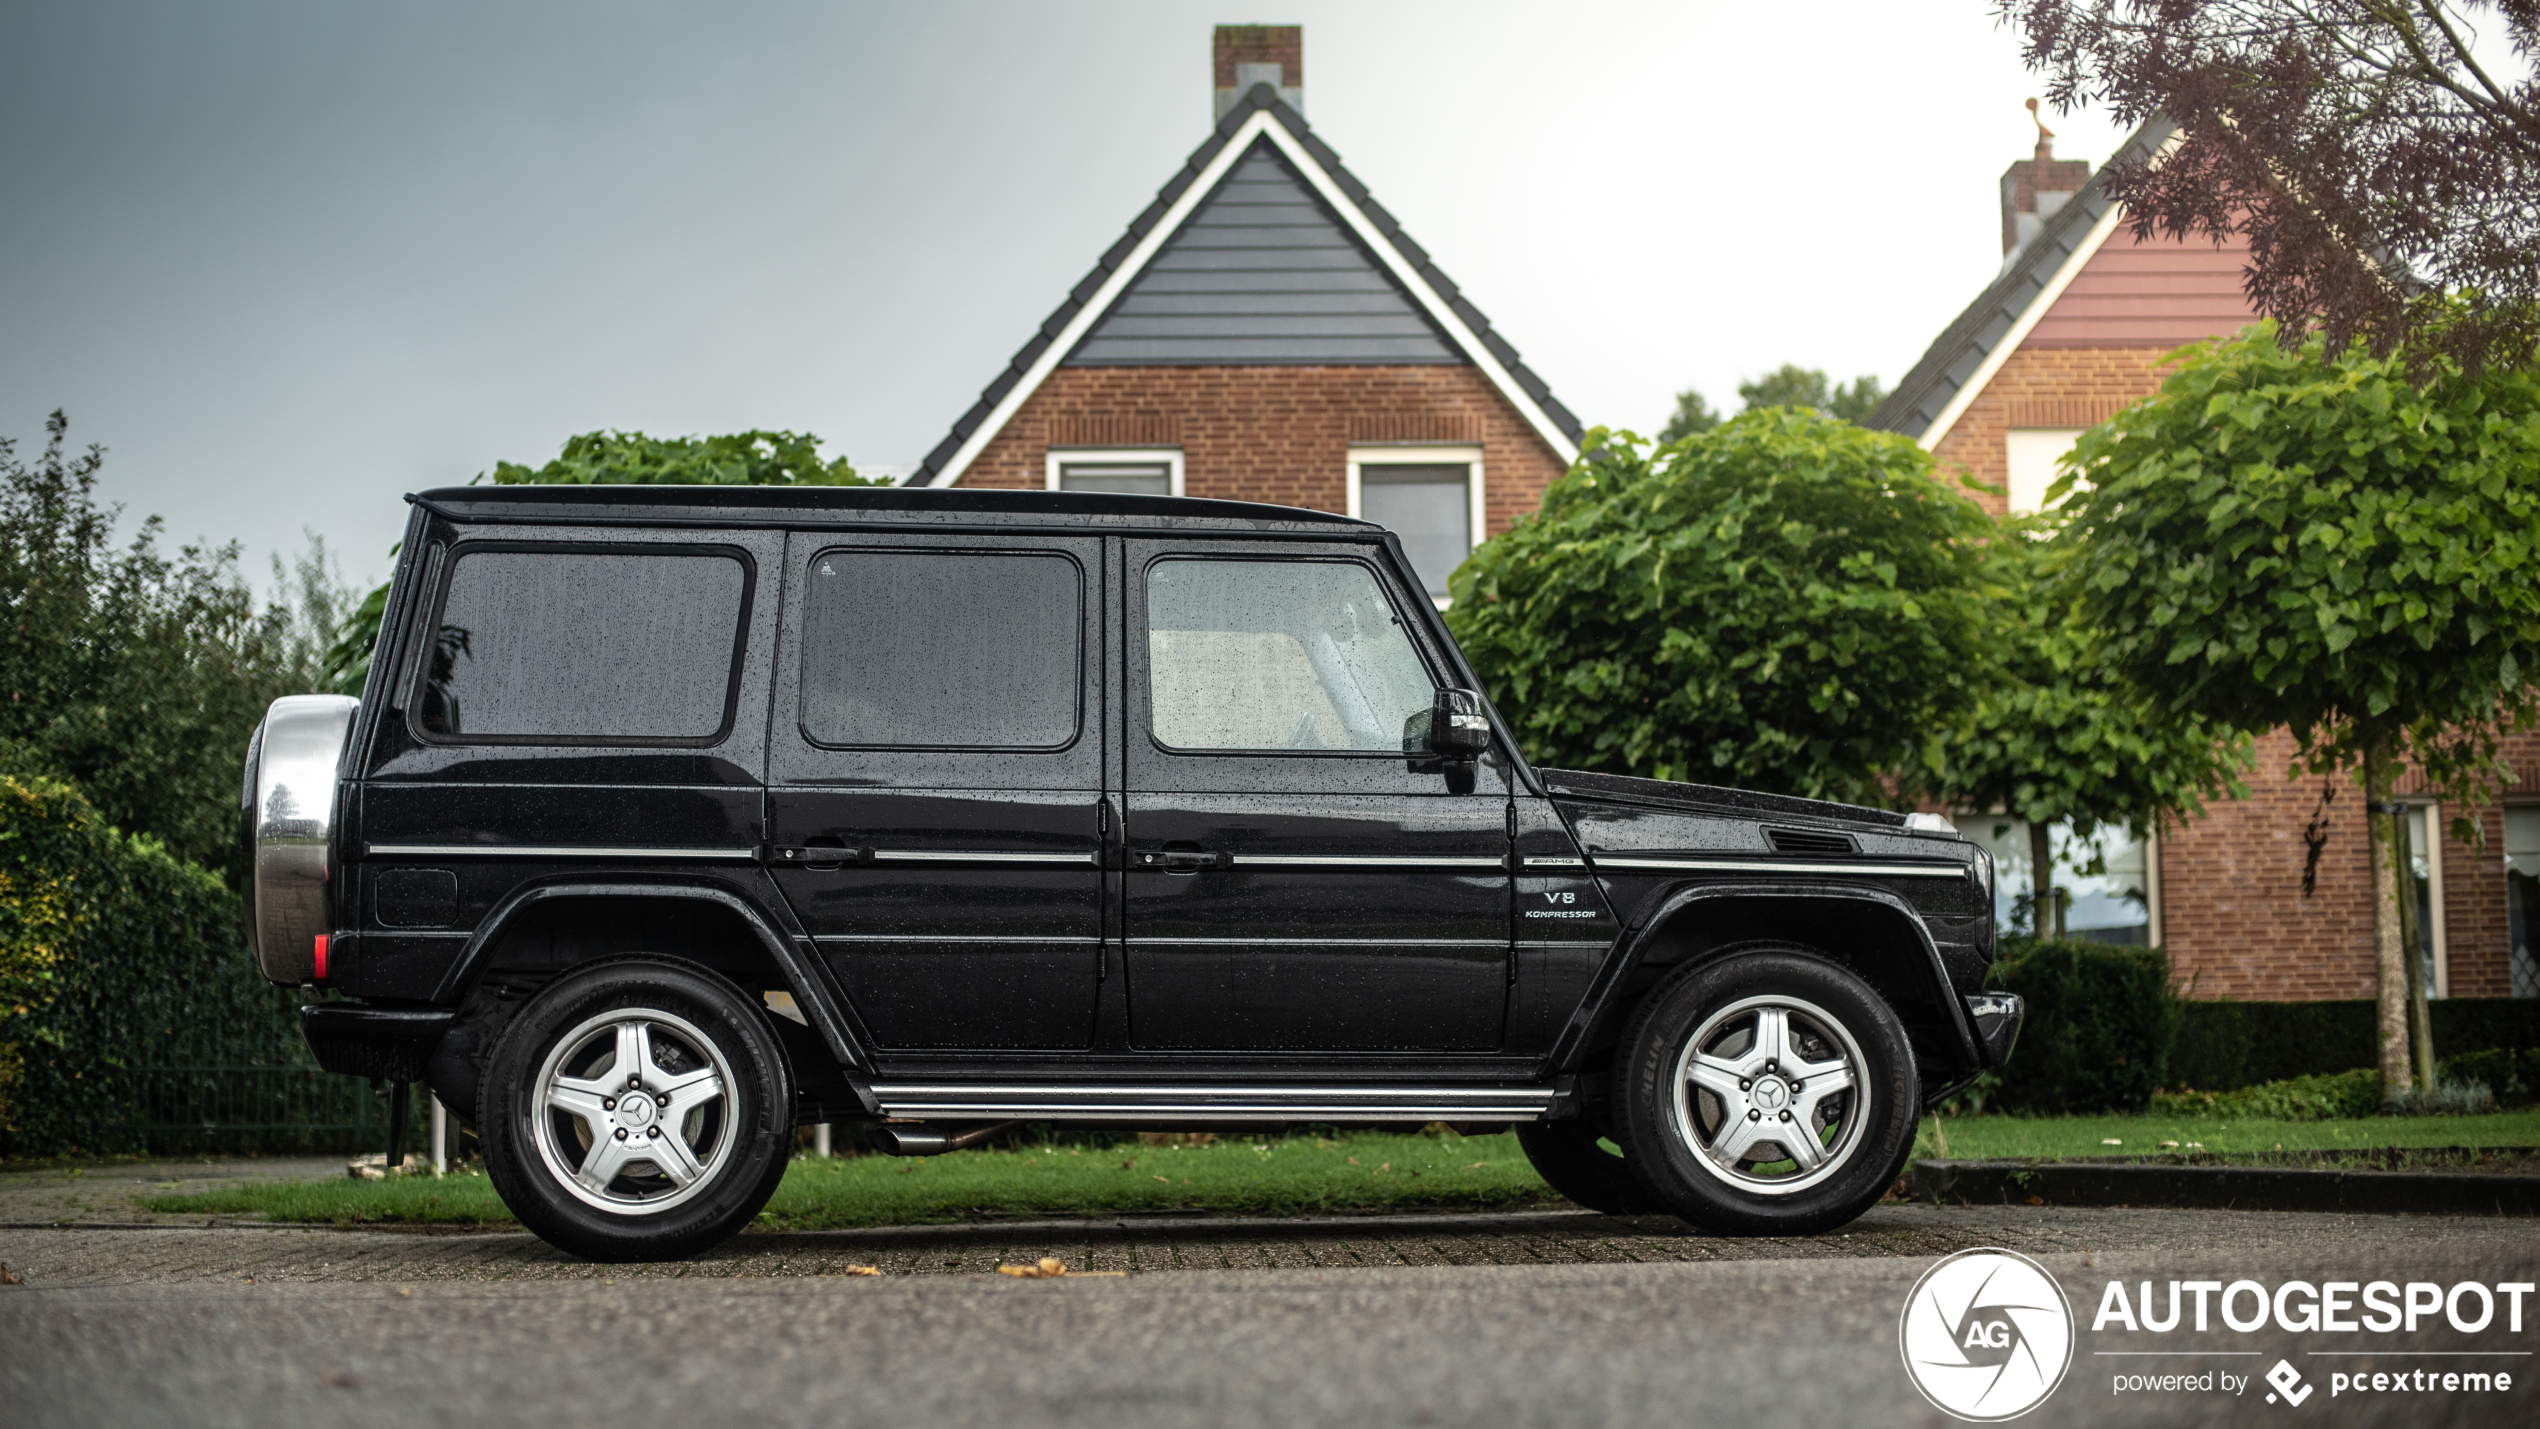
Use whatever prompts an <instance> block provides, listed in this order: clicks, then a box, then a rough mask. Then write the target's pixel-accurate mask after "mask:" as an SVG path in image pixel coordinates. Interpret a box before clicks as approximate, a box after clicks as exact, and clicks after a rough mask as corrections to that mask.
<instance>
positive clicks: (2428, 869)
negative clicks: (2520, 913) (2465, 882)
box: [2407, 804, 2452, 997]
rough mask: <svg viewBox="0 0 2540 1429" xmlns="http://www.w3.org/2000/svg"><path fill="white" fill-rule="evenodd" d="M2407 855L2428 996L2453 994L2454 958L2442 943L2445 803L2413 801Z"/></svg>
mask: <svg viewBox="0 0 2540 1429" xmlns="http://www.w3.org/2000/svg"><path fill="white" fill-rule="evenodd" d="M2407 824H2408V858H2409V861H2410V863H2411V864H2412V865H2413V867H2412V868H2411V869H2410V870H2409V872H2410V874H2411V875H2412V876H2411V877H2410V878H2409V880H2408V896H2409V897H2410V898H2412V899H2414V900H2415V902H2416V907H2415V908H2414V910H2412V911H2414V913H2415V914H2416V934H2417V936H2416V948H2415V949H2414V951H2415V953H2416V955H2417V959H2418V968H2419V972H2420V974H2421V975H2422V976H2423V977H2424V979H2425V991H2426V996H2428V997H2449V996H2451V994H2452V969H2451V965H2450V964H2451V959H2449V958H2448V957H2446V956H2445V950H2444V946H2443V806H2442V805H2440V804H2410V805H2409V806H2408V812H2407Z"/></svg>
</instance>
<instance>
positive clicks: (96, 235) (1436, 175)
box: [0, 0, 2122, 580]
mask: <svg viewBox="0 0 2540 1429" xmlns="http://www.w3.org/2000/svg"><path fill="white" fill-rule="evenodd" d="M1256 20H1257V21H1264V22H1282V23H1290V22H1293V23H1302V24H1303V25H1304V26H1305V47H1306V112H1307V117H1308V118H1309V119H1310V120H1311V121H1312V122H1313V123H1314V125H1315V128H1316V131H1317V132H1318V133H1320V134H1321V135H1322V136H1323V137H1324V138H1325V139H1326V140H1327V141H1328V142H1330V143H1331V145H1332V146H1333V147H1334V148H1335V149H1337V150H1339V151H1340V153H1341V155H1342V157H1343V159H1344V160H1346V161H1347V162H1348V163H1349V165H1350V166H1351V168H1352V169H1353V170H1354V171H1355V172H1356V173H1357V174H1358V175H1359V177H1360V178H1361V179H1363V180H1365V181H1366V183H1367V184H1368V185H1369V186H1370V187H1371V188H1372V189H1373V190H1374V191H1375V193H1376V196H1377V197H1378V199H1379V200H1380V201H1381V202H1383V203H1384V204H1385V205H1386V207H1387V208H1389V209H1391V210H1392V211H1393V213H1394V214H1395V215H1396V216H1397V217H1398V218H1400V219H1401V220H1402V222H1403V224H1404V226H1405V227H1406V228H1407V229H1408V230H1409V231H1410V232H1411V233H1412V234H1413V235H1414V236H1415V237H1416V238H1418V239H1419V241H1420V242H1421V243H1422V244H1423V245H1425V246H1426V247H1427V248H1428V249H1429V250H1430V251H1431V253H1432V254H1434V255H1435V256H1436V258H1437V260H1438V263H1439V265H1440V266H1441V267H1442V268H1444V269H1445V270H1446V271H1447V272H1448V273H1449V274H1451V275H1453V277H1454V278H1455V279H1456V280H1457V281H1458V282H1459V283H1461V284H1462V285H1463V287H1464V288H1465V290H1466V291H1467V292H1468V293H1469V294H1471V295H1472V297H1473V298H1474V300H1475V301H1476V302H1478V303H1479V304H1480V305H1481V307H1482V309H1483V310H1484V311H1485V312H1487V313H1488V314H1490V316H1491V318H1492V320H1493V322H1494V323H1495V324H1496V325H1497V326H1498V327H1499V329H1500V330H1501V331H1502V332H1503V333H1505V334H1506V335H1507V336H1508V337H1509V339H1510V340H1511V341H1513V342H1515V343H1516V344H1517V346H1518V347H1519V349H1520V350H1521V351H1522V352H1523V353H1524V354H1525V356H1526V359H1527V361H1528V362H1529V363H1530V364H1532V365H1533V367H1534V368H1535V370H1536V371H1538V372H1540V373H1541V374H1543V376H1544V377H1545V379H1546V380H1547V381H1549V382H1550V383H1551V384H1552V387H1553V390H1554V392H1555V393H1557V394H1558V395H1559V396H1560V397H1561V399H1562V400H1563V401H1564V402H1566V403H1568V404H1569V406H1570V407H1571V408H1572V409H1573V410H1575V411H1577V412H1578V413H1579V415H1580V416H1581V417H1582V418H1583V419H1584V420H1586V421H1588V422H1590V423H1599V422H1602V423H1606V424H1610V425H1626V426H1636V427H1639V428H1641V429H1643V430H1649V429H1654V428H1655V427H1656V426H1657V425H1658V424H1659V423H1660V422H1661V421H1662V420H1663V419H1664V417H1665V415H1666V413H1667V411H1668V410H1669V408H1670V407H1671V405H1672V402H1671V394H1672V393H1673V392H1675V391H1676V390H1677V389H1678V388H1681V387H1684V386H1686V385H1694V386H1698V387H1700V388H1701V389H1702V390H1703V391H1704V392H1705V393H1706V394H1707V395H1709V396H1710V398H1711V399H1712V402H1713V405H1714V406H1719V407H1726V408H1734V407H1735V405H1736V399H1735V393H1734V388H1735V386H1736V384H1737V382H1738V380H1739V379H1740V378H1742V377H1748V376H1752V375H1755V374H1756V373H1759V372H1762V371H1766V370H1769V369H1770V368H1772V367H1774V366H1777V365H1779V364H1780V363H1782V362H1784V361H1796V362H1800V363H1803V364H1805V365H1808V366H1816V367H1824V368H1826V369H1828V370H1829V371H1831V372H1832V373H1833V374H1834V375H1835V376H1836V377H1837V378H1849V377H1851V376H1854V375H1857V374H1859V373H1863V372H1874V373H1876V374H1878V375H1879V376H1880V377H1881V378H1882V379H1884V380H1886V381H1887V382H1889V383H1891V384H1892V383H1893V382H1894V381H1895V380H1896V378H1897V377H1898V376H1899V375H1900V374H1901V373H1903V371H1904V370H1905V368H1906V367H1908V366H1909V365H1911V363H1912V362H1913V361H1914V359H1915V358H1916V357H1917V356H1918V355H1919V354H1920V353H1921V351H1922V349H1923V347H1924V345H1925V344H1926V343H1928V342H1929V341H1930V339H1931V338H1932V336H1933V335H1934V334H1935V333H1937V331H1938V330H1939V329H1940V327H1941V325H1942V324H1944V323H1945V322H1947V321H1948V319H1949V318H1950V317H1952V316H1953V315H1955V314H1956V312H1957V311H1958V310H1959V308H1961V307H1962V306H1964V305H1965V304H1966V303H1967V301H1968V300H1969V299H1971V298H1972V297H1973V296H1974V295H1975V293H1976V292H1977V291H1978V290H1979V289H1980V288H1981V287H1982V286H1983V285H1984V283H1985V282H1986V281H1987V280H1988V279H1989V278H1990V277H1991V276H1992V273H1993V271H1994V268H1995V267H1996V265H1997V264H1998V262H1999V260H2000V241H1999V236H1998V218H1997V216H1996V198H1995V181H1996V178H1997V176H1998V175H1999V174H2000V173H2001V171H2002V169H2003V167H2004V166H2005V165H2006V164H2008V163H2010V162H2011V161H2013V160H2015V159H2018V158H2022V157H2025V156H2026V154H2027V152H2028V149H2029V145H2030V143H2031V142H2032V137H2031V130H2030V128H2029V125H2028V119H2027V116H2026V114H2025V113H2024V112H2023V111H2022V109H2021V107H2020V101H2021V100H2022V99H2023V98H2025V97H2026V96H2028V95H2030V94H2033V93H2035V92H2037V85H2036V83H2035V81H2034V80H2033V79H2031V78H2030V77H2029V76H2027V75H2026V74H2025V73H2024V72H2023V70H2022V69H2021V67H2020V63H2019V55H2018V47H2017V44H2016V42H2015V41H2014V39H2013V38H2012V37H2011V36H2010V35H2009V34H2008V33H2007V32H2004V31H2002V30H1999V29H1997V28H1996V27H1995V26H1994V24H1993V22H1992V20H1991V19H1990V18H1989V15H1988V12H1987V7H1986V5H1985V4H1984V3H1983V0H1917V3H1897V0H1886V3H1852V2H1851V0H1840V3H1818V4H1813V5H1806V6H1785V5H1755V4H1743V5H1728V4H1714V3H1672V4H1660V3H1611V4H1593V3H1591V4H1571V5H1545V4H1541V3H1533V4H1512V3H1476V2H1475V0H1466V3H1456V4H1433V3H1411V0H1356V3H1350V4H1325V3H1291V4H1287V5H1284V6H1277V7H1271V8H1270V9H1269V10H1258V9H1254V8H1248V7H1243V8H1229V7H1227V6H1224V5H1217V4H1197V3H1181V2H1180V0H1148V3H1134V2H1133V0H1119V3H1103V4H1077V5H1055V4H989V3H942V4H933V5H926V6H914V5H896V6H886V5H866V4H843V3H842V4H831V5H785V4H759V3H723V4H717V5H712V6H701V5H676V4H666V3H642V0H609V3H598V0H588V3H580V2H577V3H543V4H542V3H522V2H521V0H509V3H502V4H471V3H460V0H441V2H440V3H435V4H432V5H402V6H390V5H381V4H348V3H343V0H332V3H299V4H290V3H273V4H244V3H240V4H226V5H205V4H142V3H120V2H119V0H83V3H81V4H78V5H70V6H52V7H47V8H45V9H43V10H41V11H39V10H38V9H37V7H35V6H33V5H31V4H28V3H25V0H11V3H8V4H7V5H6V6H5V8H0V56H4V57H5V63H6V65H7V79H6V82H5V84H0V193H4V194H5V195H6V202H7V205H8V211H9V221H8V224H7V227H6V236H5V238H0V331H4V332H5V337H6V340H5V341H0V433H5V434H7V435H11V436H15V437H16V438H18V440H19V443H20V446H21V450H22V451H23V450H24V449H26V448H29V447H33V446H35V445H38V444H39V443H40V440H41V437H42V420H43V416H44V414H45V413H46V412H48V411H50V410H52V409H53V408H55V407H57V406H58V407H63V408H66V409H67V410H68V411H69V413H70V417H71V423H72V433H73V436H74V438H75V439H76V440H78V441H81V442H87V441H97V442H103V443H105V444H106V445H107V447H108V448H109V449H110V453H109V456H108V461H107V466H106V479H105V489H106V492H107V494H108V495H109V497H110V498H111V499H114V500H119V501H122V502H124V503H125V504H126V505H127V507H128V508H129V509H130V511H131V512H132V513H133V514H135V515H138V514H141V513H146V512H157V513H159V514H162V515H164V516H165V517H166V518H167V520H168V524H169V527H170V532H171V535H172V536H174V537H177V538H180V539H184V538H191V537H194V536H206V537H209V538H211V539H213V540H215V541H223V540H229V539H233V538H234V539H237V540H239V541H241V542H243V543H244V544H245V545H246V547H247V548H248V554H249V559H250V562H251V566H252V569H254V570H255V571H257V572H258V573H259V574H261V570H262V566H263V562H264V560H265V558H266V555H267V553H269V552H271V551H273V550H276V549H283V550H291V549H296V548H297V547H298V545H299V544H300V535H299V533H300V531H301V529H302V528H304V527H305V528H308V529H312V530H316V531H319V532H322V533H324V534H325V535H326V537H327V538H328V540H329V542H330V543H331V544H333V545H335V546H336V547H337V548H338V549H339V551H340V552H341V554H342V555H343V557H344V558H345V564H346V567H347V569H348V572H349V573H350V574H351V575H353V576H354V577H355V578H357V579H363V580H375V579H376V578H377V577H378V576H379V575H380V574H381V573H382V572H384V571H385V569H386V561H385V549H386V547H387V545H388V543H389V542H391V541H392V540H394V539H395V537H396V534H397V532H398V531H399V529H400V528H401V525H402V523H403V520H404V506H403V504H402V503H401V502H400V501H399V500H398V498H399V496H400V495H401V494H403V493H405V492H407V491H412V490H417V489H419V488H423V487H428V486H436V485H448V484H457V483H463V482H465V481H467V480H468V479H470V478H471V477H473V476H474V475H476V474H477V473H478V472H480V471H484V470H486V469H488V468H490V467H491V466H492V464H493V463H494V462H495V461H496V460H498V459H503V460H512V461H522V462H531V463H535V462H539V461H543V460H544V459H546V458H547V457H549V456H551V455H553V454H554V452H555V450H556V448H557V446H558V444H559V443H560V442H562V440H563V439H564V438H565V437H566V436H568V435H570V434H572V433H575V432H581V431H588V430H590V429H593V428H596V427H621V428H635V429H641V430H645V431H650V432H654V433H657V434H684V433H697V432H711V431H729V430H736V429H740V428H745V427H751V426H761V427H791V428H795V429H798V430H807V431H811V432H814V433H817V434H819V435H820V436H821V437H823V438H825V439H826V440H827V442H828V450H829V451H831V452H832V453H835V452H840V451H843V452H845V453H847V454H848V455H850V456H851V457H853V458H854V459H855V460H856V461H858V462H859V463H911V462H914V461H916V460H917V459H918V458H919V457H920V456H922V455H923V454H924V453H925V452H926V450H927V449H928V448H929V447H931V446H933V445H934V444H935V442H936V441H938V440H940V439H941V437H942V436H943V434H944V432H945V430H946V429H947V428H948V426H949V425H950V424H951V422H952V419H953V418H954V417H955V416H957V415H958V414H959V413H960V412H961V411H962V410H963V409H964V408H966V407H967V406H968V405H969V404H970V402H971V401H972V400H973V398H974V397H975V396H976V395H977V392H978V390H979V388H980V387H981V386H983V385H984V384H985V383H986V382H987V381H988V380H989V378H991V377H992V376H994V375H995V374H996V372H997V370H998V369H999V368H1000V367H1001V366H1002V365H1003V363H1004V361H1005V359H1006V357H1007V355H1008V354H1009V353H1011V352H1012V351H1013V350H1014V348H1015V347H1017V346H1018V345H1020V344H1021V342H1022V341H1023V339H1024V338H1025V337H1026V336H1027V335H1028V334H1029V333H1030V331H1031V330H1032V328H1033V327H1034V326H1035V325H1037V324H1038V322H1039V321H1040V319H1041V318H1042V317H1043V316H1044V315H1045V314H1046V313H1047V312H1048V311H1049V310H1050V309H1051V308H1052V307H1054V306H1055V305H1056V304H1057V303H1058V301H1059V299H1060V298H1061V297H1062V296H1063V295H1064V293H1065V291H1066V289H1067V288H1068V287H1069V286H1070V285H1071V284H1073V283H1074V282H1075V281H1076V280H1077V279H1078V278H1079V277H1081V276H1082V275H1083V274H1084V272H1085V271H1086V270H1087V269H1088V268H1090V267H1091V266H1092V264H1093V262H1094V259H1095V258H1096V256H1097V255H1099V254H1100V253H1101V252H1102V250H1103V249H1104V248H1105V247H1107V246H1109V245H1110V244H1111V243H1112V241H1113V240H1114V239H1116V238H1117V237H1118V236H1119V234H1120V232H1121V231H1122V229H1123V227H1124V225H1125V224H1126V223H1127V222H1128V220H1129V219H1130V218H1131V217H1132V216H1133V215H1135V214H1136V213H1137V212H1138V210H1139V209H1140V208H1142V207H1143V206H1144V205H1145V203H1146V202H1147V200H1148V198H1149V197H1150V196H1151V195H1152V194H1153V192H1154V190H1155V189H1156V187H1157V186H1158V185H1160V184H1161V183H1163V181H1164V180H1165V179H1166V178H1167V177H1169V176H1170V175H1171V174H1172V173H1173V172H1174V170H1175V169H1176V168H1177V167H1178V166H1179V165H1180V163H1181V161H1182V158H1183V156H1184V155H1185V154H1187V153H1188V152H1189V151H1190V150H1191V148H1192V147H1194V146H1195V145H1197V144H1198V143H1199V142H1200V141H1201V140H1202V139H1203V138H1204V137H1205V136H1206V134H1207V130H1208V124H1209V120H1210V109H1209V105H1210V95H1209V76H1208V57H1209V32H1210V27H1211V26H1212V25H1214V24H1216V23H1218V22H1221V21H1256ZM2050 123H2052V124H2053V126H2054V127H2055V129H2056V131H2057V133H2058V135H2059V139H2058V146H2057V152H2058V153H2059V154H2060V155H2061V156H2063V157H2068V158H2069V157H2082V158H2087V159H2090V160H2091V161H2093V162H2094V163H2096V162H2100V161H2103V160H2105V159H2106V158H2107V157H2108V154H2109V152H2110V151H2111V149H2112V148H2113V147H2114V146H2115V144H2116V142H2117V141H2118V140H2119V139H2121V138H2122V135H2121V134H2118V133H2115V132H2114V131H2112V130H2111V129H2110V128H2109V126H2108V125H2107V124H2106V123H2105V122H2104V121H2103V120H2102V119H2100V118H2099V117H2097V116H2093V115H2078V116H2071V117H2063V118H2057V117H2054V116H2051V115H2050Z"/></svg>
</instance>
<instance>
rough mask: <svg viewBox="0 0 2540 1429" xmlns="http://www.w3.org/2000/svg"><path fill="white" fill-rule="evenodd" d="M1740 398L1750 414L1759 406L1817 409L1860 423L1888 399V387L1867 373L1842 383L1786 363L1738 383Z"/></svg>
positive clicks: (1794, 364) (1821, 373)
mask: <svg viewBox="0 0 2540 1429" xmlns="http://www.w3.org/2000/svg"><path fill="white" fill-rule="evenodd" d="M1737 395H1738V400H1739V401H1741V402H1743V403H1745V404H1746V406H1745V408H1744V410H1746V411H1749V412H1752V411H1754V410H1755V409H1756V408H1758V407H1814V408H1815V409H1817V410H1818V411H1820V412H1823V413H1825V414H1826V415H1827V416H1829V417H1839V418H1841V419H1843V420H1844V421H1847V422H1857V421H1859V420H1861V419H1862V418H1863V417H1866V416H1868V415H1870V413H1872V412H1874V411H1876V410H1878V405H1879V403H1881V402H1884V401H1886V400H1887V387H1886V386H1885V384H1883V383H1881V382H1880V381H1879V380H1878V378H1876V377H1874V376H1869V375H1867V374H1864V375H1863V376H1860V377H1856V378H1854V379H1852V381H1850V382H1849V383H1838V382H1835V381H1833V380H1832V379H1830V378H1828V377H1827V376H1826V374H1825V373H1824V372H1823V371H1821V370H1819V369H1817V368H1814V367H1802V366H1800V365H1799V364H1797V363H1795V362H1785V363H1783V364H1782V365H1781V366H1779V367H1776V368H1774V369H1773V370H1772V371H1770V372H1767V373H1765V374H1764V375H1763V376H1761V377H1758V378H1756V379H1755V380H1754V381H1752V382H1741V383H1739V384H1737Z"/></svg>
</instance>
